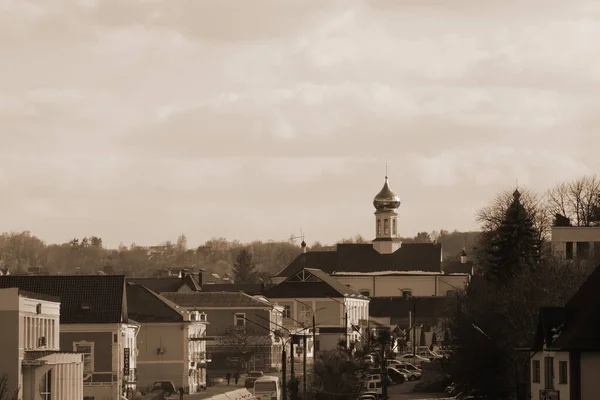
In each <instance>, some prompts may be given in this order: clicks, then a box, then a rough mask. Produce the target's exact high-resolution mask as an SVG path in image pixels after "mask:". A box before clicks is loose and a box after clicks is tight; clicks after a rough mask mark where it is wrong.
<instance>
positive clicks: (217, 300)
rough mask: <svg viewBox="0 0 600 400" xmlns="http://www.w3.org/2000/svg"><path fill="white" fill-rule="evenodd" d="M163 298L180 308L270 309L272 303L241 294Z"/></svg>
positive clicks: (162, 294)
mask: <svg viewBox="0 0 600 400" xmlns="http://www.w3.org/2000/svg"><path fill="white" fill-rule="evenodd" d="M161 296H163V297H165V298H166V299H168V300H170V301H172V302H173V303H175V304H177V305H178V306H180V307H185V308H195V309H200V310H201V309H202V308H203V307H270V303H265V302H264V301H261V300H258V299H256V298H254V297H252V296H249V295H247V294H245V293H240V292H237V293H235V292H191V293H161Z"/></svg>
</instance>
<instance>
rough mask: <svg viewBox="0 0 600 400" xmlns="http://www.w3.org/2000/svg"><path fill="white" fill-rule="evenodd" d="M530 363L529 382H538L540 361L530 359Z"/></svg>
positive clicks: (539, 380) (540, 370)
mask: <svg viewBox="0 0 600 400" xmlns="http://www.w3.org/2000/svg"><path fill="white" fill-rule="evenodd" d="M532 361H533V362H532V363H531V369H532V371H531V382H532V383H540V382H541V379H542V373H541V372H542V365H541V364H542V363H541V362H540V360H532Z"/></svg>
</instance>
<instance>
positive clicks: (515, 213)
mask: <svg viewBox="0 0 600 400" xmlns="http://www.w3.org/2000/svg"><path fill="white" fill-rule="evenodd" d="M484 237H485V238H486V239H487V243H485V244H484V246H485V250H486V253H487V254H486V256H487V257H486V258H487V260H485V261H486V262H485V264H486V265H485V266H484V268H485V272H486V275H487V276H488V277H489V278H490V279H492V280H496V281H498V282H506V281H507V280H509V279H510V278H511V277H514V276H515V275H517V274H518V273H519V272H521V271H523V269H524V268H533V267H534V266H535V263H536V262H537V260H538V257H539V249H540V243H539V239H538V237H539V235H538V234H537V231H536V229H535V227H534V221H533V215H531V212H529V211H528V210H527V209H526V208H525V207H524V206H523V204H522V203H521V193H520V192H519V191H518V190H515V191H514V193H513V201H512V203H511V204H510V206H509V207H508V209H507V210H506V213H505V214H504V216H503V219H502V221H501V223H500V225H499V226H498V227H497V228H496V229H494V230H493V231H491V232H487V235H485V236H484Z"/></svg>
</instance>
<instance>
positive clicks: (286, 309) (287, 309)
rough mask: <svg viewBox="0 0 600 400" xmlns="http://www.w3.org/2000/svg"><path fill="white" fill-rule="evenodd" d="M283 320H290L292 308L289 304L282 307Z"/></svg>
mask: <svg viewBox="0 0 600 400" xmlns="http://www.w3.org/2000/svg"><path fill="white" fill-rule="evenodd" d="M283 318H284V319H285V318H292V306H291V304H288V305H284V306H283Z"/></svg>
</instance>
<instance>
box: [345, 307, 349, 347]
mask: <svg viewBox="0 0 600 400" xmlns="http://www.w3.org/2000/svg"><path fill="white" fill-rule="evenodd" d="M344 329H345V331H346V348H348V310H347V309H346V304H345V303H344Z"/></svg>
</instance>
